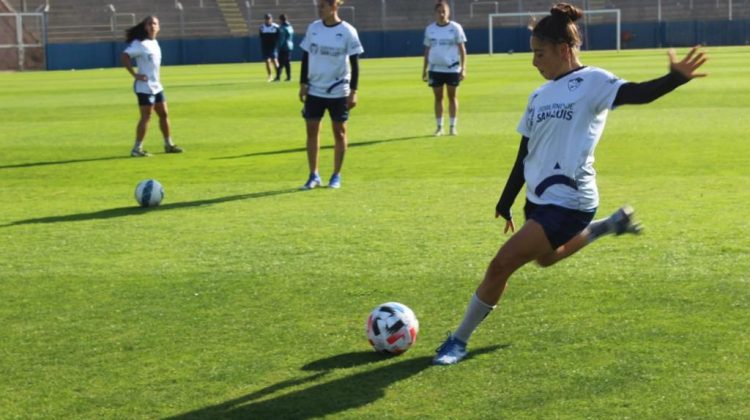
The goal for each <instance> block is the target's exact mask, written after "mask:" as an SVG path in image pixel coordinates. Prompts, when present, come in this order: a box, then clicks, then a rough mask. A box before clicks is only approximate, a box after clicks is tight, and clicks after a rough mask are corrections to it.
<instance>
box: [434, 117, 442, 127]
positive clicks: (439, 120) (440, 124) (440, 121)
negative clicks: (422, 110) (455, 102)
mask: <svg viewBox="0 0 750 420" xmlns="http://www.w3.org/2000/svg"><path fill="white" fill-rule="evenodd" d="M435 122H437V128H443V117H440V118H435Z"/></svg>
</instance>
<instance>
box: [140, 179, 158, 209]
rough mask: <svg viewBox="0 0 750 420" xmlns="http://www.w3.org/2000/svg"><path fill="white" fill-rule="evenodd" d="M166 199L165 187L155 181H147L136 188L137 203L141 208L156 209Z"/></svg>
mask: <svg viewBox="0 0 750 420" xmlns="http://www.w3.org/2000/svg"><path fill="white" fill-rule="evenodd" d="M163 199H164V187H162V186H161V184H160V183H159V181H157V180H155V179H146V180H143V181H141V182H139V183H138V185H137V186H136V187H135V201H137V202H138V204H139V205H140V206H141V207H156V206H158V205H159V204H161V200H163Z"/></svg>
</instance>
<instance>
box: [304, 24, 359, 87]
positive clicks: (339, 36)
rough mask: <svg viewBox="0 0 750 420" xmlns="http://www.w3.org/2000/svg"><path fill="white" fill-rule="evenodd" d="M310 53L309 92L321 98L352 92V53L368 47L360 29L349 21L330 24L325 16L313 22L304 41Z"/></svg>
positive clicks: (357, 52) (305, 49) (306, 49)
mask: <svg viewBox="0 0 750 420" xmlns="http://www.w3.org/2000/svg"><path fill="white" fill-rule="evenodd" d="M300 48H302V49H303V50H304V51H307V53H308V59H309V61H308V71H307V75H308V93H309V94H310V95H313V96H318V97H321V98H343V97H346V96H349V93H350V89H349V78H350V76H351V70H350V68H349V56H350V55H355V54H362V53H363V52H364V51H365V50H364V49H363V48H362V44H361V43H360V42H359V36H358V35H357V30H356V29H354V27H353V26H352V25H350V24H348V23H346V22H343V21H342V22H340V23H338V24H336V25H334V26H326V25H325V24H324V23H323V21H322V20H316V21H315V22H313V23H311V24H310V26H308V28H307V32H306V33H305V38H304V39H303V40H302V42H301V43H300Z"/></svg>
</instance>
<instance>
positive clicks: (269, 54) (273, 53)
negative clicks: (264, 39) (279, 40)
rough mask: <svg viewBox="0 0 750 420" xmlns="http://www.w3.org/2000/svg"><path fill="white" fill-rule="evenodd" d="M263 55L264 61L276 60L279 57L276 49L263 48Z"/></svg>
mask: <svg viewBox="0 0 750 420" xmlns="http://www.w3.org/2000/svg"><path fill="white" fill-rule="evenodd" d="M261 55H262V56H263V59H264V60H275V59H276V57H278V56H279V52H278V50H276V48H263V49H262V51H261Z"/></svg>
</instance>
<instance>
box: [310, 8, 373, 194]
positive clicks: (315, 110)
mask: <svg viewBox="0 0 750 420" xmlns="http://www.w3.org/2000/svg"><path fill="white" fill-rule="evenodd" d="M342 3H343V1H342V0H318V16H319V17H320V20H316V21H315V22H313V23H311V24H310V26H309V27H308V28H307V32H306V33H305V38H304V39H303V40H302V42H301V43H300V48H302V50H303V55H302V70H301V71H300V89H299V98H300V100H301V101H302V102H304V104H305V106H304V108H303V109H302V117H303V118H305V121H306V125H307V162H308V166H309V168H310V175H309V177H308V179H307V182H305V184H304V185H303V186H302V189H305V190H310V189H313V188H315V187H319V186H320V185H321V179H320V174H319V173H318V155H319V154H320V121H321V119H322V118H323V114H324V113H325V111H326V110H328V115H329V117H330V118H331V125H332V126H333V138H334V141H335V145H334V154H333V174H332V175H331V178H330V181H329V182H328V188H339V187H341V167H342V165H343V164H344V153H345V152H346V148H347V139H346V121H347V120H348V119H349V110H351V109H352V108H354V107H355V106H356V105H357V85H358V83H359V58H358V57H359V54H362V53H363V52H364V49H363V48H362V44H361V43H360V41H359V36H358V35H357V30H356V29H354V27H353V26H352V25H350V24H348V23H346V22H344V21H342V20H341V18H339V15H338V9H339V6H341V4H342Z"/></svg>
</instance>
